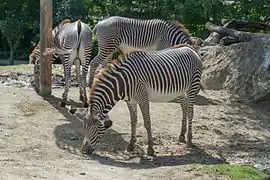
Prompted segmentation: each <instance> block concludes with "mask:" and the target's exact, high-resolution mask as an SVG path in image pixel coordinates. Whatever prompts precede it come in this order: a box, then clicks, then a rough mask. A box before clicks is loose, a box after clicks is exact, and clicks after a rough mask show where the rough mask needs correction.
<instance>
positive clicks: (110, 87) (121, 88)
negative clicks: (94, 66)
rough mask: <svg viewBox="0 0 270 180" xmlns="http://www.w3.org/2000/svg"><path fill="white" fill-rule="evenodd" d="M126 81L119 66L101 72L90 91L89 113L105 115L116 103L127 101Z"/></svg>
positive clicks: (112, 66)
mask: <svg viewBox="0 0 270 180" xmlns="http://www.w3.org/2000/svg"><path fill="white" fill-rule="evenodd" d="M126 79H127V78H126V74H125V73H123V69H122V68H121V66H120V64H113V65H111V66H110V67H109V68H107V69H105V70H103V72H102V73H101V75H99V77H98V78H97V80H96V81H95V82H94V84H93V86H92V88H91V91H90V95H89V97H90V98H89V101H90V102H89V104H90V105H91V108H90V109H91V111H95V112H98V113H101V114H107V113H108V112H109V111H110V110H111V109H112V108H113V107H114V106H115V104H116V103H117V102H118V101H120V100H128V97H129V96H128V92H127V86H126Z"/></svg>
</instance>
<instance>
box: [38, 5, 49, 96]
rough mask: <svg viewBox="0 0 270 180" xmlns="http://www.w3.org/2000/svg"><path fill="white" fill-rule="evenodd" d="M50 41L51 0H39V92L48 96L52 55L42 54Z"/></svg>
mask: <svg viewBox="0 0 270 180" xmlns="http://www.w3.org/2000/svg"><path fill="white" fill-rule="evenodd" d="M51 41H52V0H40V54H41V56H40V67H39V69H40V76H39V77H40V78H39V80H40V81H39V94H40V95H41V96H50V95H51V93H52V57H51V55H47V56H43V53H44V51H45V49H46V48H51Z"/></svg>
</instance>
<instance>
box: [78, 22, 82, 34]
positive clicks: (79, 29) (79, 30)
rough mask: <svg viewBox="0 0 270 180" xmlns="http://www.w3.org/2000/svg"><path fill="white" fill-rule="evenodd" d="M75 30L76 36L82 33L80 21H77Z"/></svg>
mask: <svg viewBox="0 0 270 180" xmlns="http://www.w3.org/2000/svg"><path fill="white" fill-rule="evenodd" d="M77 30H78V34H81V31H82V23H81V20H78V21H77Z"/></svg>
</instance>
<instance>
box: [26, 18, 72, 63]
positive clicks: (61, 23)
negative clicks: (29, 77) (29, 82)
mask: <svg viewBox="0 0 270 180" xmlns="http://www.w3.org/2000/svg"><path fill="white" fill-rule="evenodd" d="M67 23H71V20H70V19H64V20H62V21H61V22H60V23H59V24H58V25H57V26H56V27H55V28H54V29H53V31H56V29H57V31H56V34H57V33H58V32H59V29H60V28H61V27H62V26H63V25H64V24H67ZM39 48H40V41H39V42H38V43H37V45H36V46H35V47H34V49H33V51H32V52H31V54H30V55H29V64H32V63H33V57H34V56H35V52H36V50H37V49H39Z"/></svg>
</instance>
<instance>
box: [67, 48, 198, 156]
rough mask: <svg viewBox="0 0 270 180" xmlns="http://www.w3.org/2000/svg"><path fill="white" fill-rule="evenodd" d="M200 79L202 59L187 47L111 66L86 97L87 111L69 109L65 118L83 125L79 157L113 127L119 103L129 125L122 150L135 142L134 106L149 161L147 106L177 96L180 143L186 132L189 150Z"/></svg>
mask: <svg viewBox="0 0 270 180" xmlns="http://www.w3.org/2000/svg"><path fill="white" fill-rule="evenodd" d="M201 73H202V62H201V59H200V57H199V55H198V54H197V53H196V51H195V50H194V49H193V48H192V47H191V46H189V45H187V44H181V45H178V46H174V47H173V48H168V49H164V50H160V51H157V52H135V53H133V54H130V55H126V56H125V58H124V60H123V61H120V62H118V61H115V62H113V63H112V64H111V65H110V66H109V67H108V68H107V69H105V70H103V72H102V73H101V75H99V76H98V77H97V79H96V81H95V82H94V84H93V86H92V88H91V90H90V93H89V104H90V106H89V108H74V107H69V112H70V113H72V114H75V115H77V114H80V116H78V115H77V117H78V118H80V119H82V120H83V121H84V128H85V137H84V140H83V144H82V152H83V153H92V151H93V150H94V148H95V147H96V144H97V143H98V141H99V139H100V138H101V136H102V135H103V134H104V132H105V130H106V129H107V128H109V127H110V126H111V125H112V121H111V120H110V118H109V116H108V113H109V111H110V110H111V109H112V108H113V107H114V106H115V104H116V103H117V102H118V101H120V100H124V101H125V102H126V104H127V105H128V109H129V111H130V120H131V139H130V143H129V145H128V148H127V150H128V151H132V150H134V144H135V142H136V125H137V104H138V105H139V107H140V109H141V112H142V116H143V119H144V127H145V128H146V131H147V135H148V149H147V154H148V155H151V156H152V155H154V150H153V139H152V130H151V120H150V113H149V101H150V102H168V101H171V100H173V99H175V98H177V97H179V96H181V100H182V102H181V103H182V104H184V108H182V111H183V119H182V128H181V132H180V136H179V142H185V134H186V132H187V141H186V143H187V147H191V146H192V119H193V114H194V113H193V106H194V102H195V98H196V96H197V94H198V92H199V90H200V88H201V83H200V81H201ZM82 117H83V118H82ZM187 118H188V124H187ZM187 127H188V128H187Z"/></svg>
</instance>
